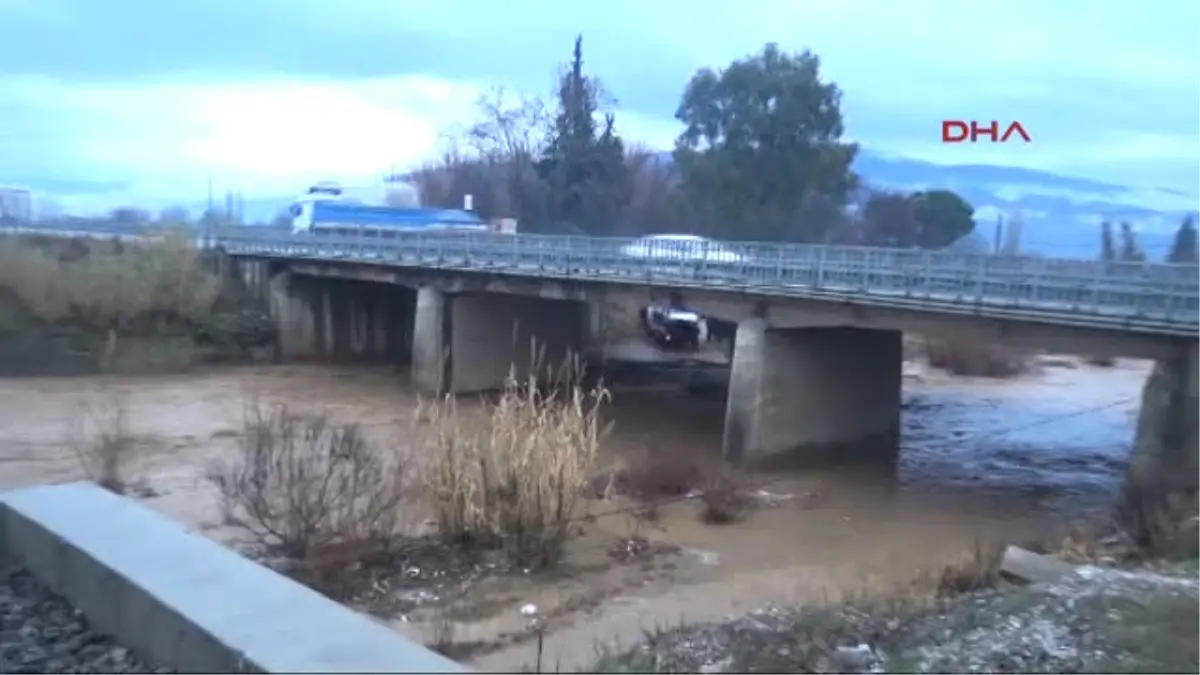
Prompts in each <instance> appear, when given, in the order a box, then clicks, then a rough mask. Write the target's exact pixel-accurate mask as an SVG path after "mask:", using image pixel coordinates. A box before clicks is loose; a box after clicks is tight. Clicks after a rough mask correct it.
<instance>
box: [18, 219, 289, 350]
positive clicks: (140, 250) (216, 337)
mask: <svg viewBox="0 0 1200 675" xmlns="http://www.w3.org/2000/svg"><path fill="white" fill-rule="evenodd" d="M160 234H161V237H160V238H159V239H158V240H156V241H152V242H138V243H130V242H121V241H118V240H111V241H105V240H94V239H86V240H84V239H60V238H54V237H25V236H12V237H8V236H6V237H0V372H4V373H8V374H42V373H46V372H50V373H53V372H59V371H65V372H98V371H100V372H102V371H109V370H123V369H124V368H125V367H127V366H128V367H132V368H135V369H136V368H137V367H138V365H139V364H138V363H137V362H138V361H139V360H140V361H145V362H147V363H146V365H147V366H148V367H151V368H153V367H155V366H156V364H155V363H153V361H155V359H156V358H157V359H158V360H159V361H163V362H165V363H160V364H157V365H162V366H165V367H185V366H186V365H187V364H188V363H189V362H190V361H191V360H192V359H193V358H195V356H196V353H197V352H203V351H206V352H207V355H208V356H209V357H211V358H224V357H229V358H237V357H239V356H242V355H244V353H245V352H246V351H247V350H250V349H254V348H257V347H262V346H265V345H267V344H270V343H271V342H272V341H273V339H274V330H273V328H272V326H271V324H270V322H269V321H268V320H267V317H266V316H265V313H264V312H263V311H262V309H261V308H260V307H257V306H256V305H255V303H254V302H252V301H251V300H250V299H249V298H248V297H246V295H245V294H244V293H242V292H240V289H239V288H237V286H236V285H234V284H231V283H225V284H223V283H221V281H220V280H219V279H218V278H217V276H216V274H215V272H214V270H213V267H212V265H211V264H210V261H208V260H206V259H205V258H204V256H203V255H202V254H201V253H200V252H199V251H198V250H197V249H196V248H195V247H194V246H193V245H192V241H191V239H190V238H189V237H188V236H187V234H186V233H183V232H172V231H164V232H161V233H160ZM135 345H136V346H135ZM173 352H179V353H173Z"/></svg>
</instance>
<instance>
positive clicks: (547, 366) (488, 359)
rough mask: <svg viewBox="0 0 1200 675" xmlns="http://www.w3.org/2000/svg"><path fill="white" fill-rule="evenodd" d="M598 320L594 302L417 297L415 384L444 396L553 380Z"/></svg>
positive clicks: (426, 293) (434, 292) (422, 293)
mask: <svg viewBox="0 0 1200 675" xmlns="http://www.w3.org/2000/svg"><path fill="white" fill-rule="evenodd" d="M593 322H594V316H593V312H592V311H591V308H590V307H589V306H588V305H587V303H584V302H580V301H575V300H561V299H549V298H539V297H533V296H523V295H508V294H500V293H486V292H467V293H453V294H452V293H446V292H443V291H441V290H440V289H437V288H435V287H432V286H425V287H422V288H421V289H420V290H419V291H418V292H417V302H416V320H415V322H414V323H415V325H414V328H413V357H412V358H413V367H412V373H413V381H414V382H415V383H416V384H417V386H419V387H420V388H422V389H424V390H425V391H429V392H438V393H455V394H459V393H472V392H480V391H488V390H494V389H499V388H500V387H502V386H504V381H505V378H507V377H508V375H509V372H510V370H514V371H515V374H516V376H517V377H518V378H526V377H529V376H530V375H531V374H535V370H536V374H537V375H538V376H539V377H540V378H550V377H553V376H554V375H555V374H556V373H558V372H560V369H561V368H562V367H563V366H564V364H565V363H566V361H567V360H568V358H570V357H571V356H572V355H573V354H577V353H578V352H579V350H580V349H581V348H582V347H583V346H584V341H585V339H586V337H587V334H588V333H589V331H590V329H591V326H592V323H593Z"/></svg>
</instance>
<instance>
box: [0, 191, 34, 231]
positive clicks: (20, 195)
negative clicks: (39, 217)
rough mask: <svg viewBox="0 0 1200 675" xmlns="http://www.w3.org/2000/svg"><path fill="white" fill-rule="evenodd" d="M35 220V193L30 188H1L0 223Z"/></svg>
mask: <svg viewBox="0 0 1200 675" xmlns="http://www.w3.org/2000/svg"><path fill="white" fill-rule="evenodd" d="M31 220H33V192H32V191H31V190H30V189H29V188H23V187H11V186H0V221H16V222H19V223H27V222H29V221H31Z"/></svg>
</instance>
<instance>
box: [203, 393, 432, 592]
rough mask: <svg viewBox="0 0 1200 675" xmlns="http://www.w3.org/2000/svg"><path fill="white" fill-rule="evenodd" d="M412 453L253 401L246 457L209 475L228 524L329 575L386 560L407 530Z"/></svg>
mask: <svg viewBox="0 0 1200 675" xmlns="http://www.w3.org/2000/svg"><path fill="white" fill-rule="evenodd" d="M407 457H408V455H407V454H406V453H404V452H391V451H382V450H380V449H379V448H377V447H376V446H374V445H372V444H370V443H368V442H367V441H366V440H365V439H364V438H363V436H362V434H361V431H360V429H359V427H358V426H357V425H355V424H345V425H336V424H332V423H330V421H329V419H328V418H327V417H326V416H324V415H301V414H296V413H294V412H292V411H290V410H289V409H288V408H287V407H286V406H282V405H279V406H269V407H268V406H263V405H260V404H258V403H251V404H249V405H248V406H247V411H246V416H245V421H244V424H243V429H242V434H241V444H240V447H239V453H238V456H237V457H236V459H234V460H233V461H232V462H230V463H227V464H223V465H219V466H214V467H213V468H212V469H211V470H210V471H209V474H208V478H209V480H210V481H211V482H212V483H213V484H214V485H215V486H216V487H217V489H218V490H219V491H220V494H221V497H222V502H223V509H224V511H225V515H226V520H227V521H229V522H232V523H236V524H239V525H242V526H243V527H245V528H246V529H248V530H249V531H250V532H252V533H253V534H254V535H255V536H256V537H257V538H258V540H259V541H260V542H261V543H262V544H263V545H265V546H267V547H269V548H271V549H273V550H275V551H278V552H279V553H281V554H283V555H286V556H288V557H290V558H293V559H296V560H301V561H306V562H308V563H310V566H311V567H313V568H314V569H313V570H312V571H313V573H314V574H317V575H323V574H325V572H326V571H329V572H338V571H343V572H344V571H346V570H347V568H349V567H352V566H353V565H355V564H366V563H368V562H370V560H371V559H373V558H376V557H378V558H384V557H386V556H387V555H388V554H389V553H390V551H391V550H393V548H394V547H395V546H396V545H397V543H398V542H399V540H400V538H401V537H402V536H404V534H405V532H404V525H405V524H406V523H405V520H404V516H405V514H406V512H407V510H406V506H407V501H408V498H409V497H410V496H411V494H412V492H411V490H410V487H411V485H412V482H411V479H412V478H413V471H412V470H411V466H410V464H409V463H408V461H407ZM322 585H323V586H327V585H328V584H322Z"/></svg>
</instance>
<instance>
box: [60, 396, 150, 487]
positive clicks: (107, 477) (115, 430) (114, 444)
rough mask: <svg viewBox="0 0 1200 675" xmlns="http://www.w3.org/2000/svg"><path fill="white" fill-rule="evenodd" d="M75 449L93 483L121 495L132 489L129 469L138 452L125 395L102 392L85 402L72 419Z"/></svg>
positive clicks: (72, 443)
mask: <svg viewBox="0 0 1200 675" xmlns="http://www.w3.org/2000/svg"><path fill="white" fill-rule="evenodd" d="M71 420H72V426H73V428H72V438H71V442H70V446H71V449H72V450H73V451H74V453H75V456H76V457H77V458H78V459H79V463H80V465H81V466H82V467H83V471H84V474H85V475H86V476H87V477H88V479H89V480H91V481H93V482H95V483H96V484H97V485H100V486H101V487H103V488H105V489H107V490H111V491H112V492H115V493H117V494H124V492H125V489H126V488H127V487H128V484H127V483H128V481H127V476H126V475H125V473H126V472H125V469H126V467H127V466H128V463H129V457H130V455H131V454H132V452H133V450H134V441H135V438H134V436H133V434H132V433H131V432H130V429H129V424H128V413H127V408H126V403H125V397H124V395H123V394H122V393H121V392H119V391H117V390H109V391H104V392H102V393H101V394H100V395H99V396H98V397H96V398H95V399H94V400H89V401H82V402H80V403H79V404H78V408H77V409H76V410H75V411H74V414H72V415H71Z"/></svg>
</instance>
